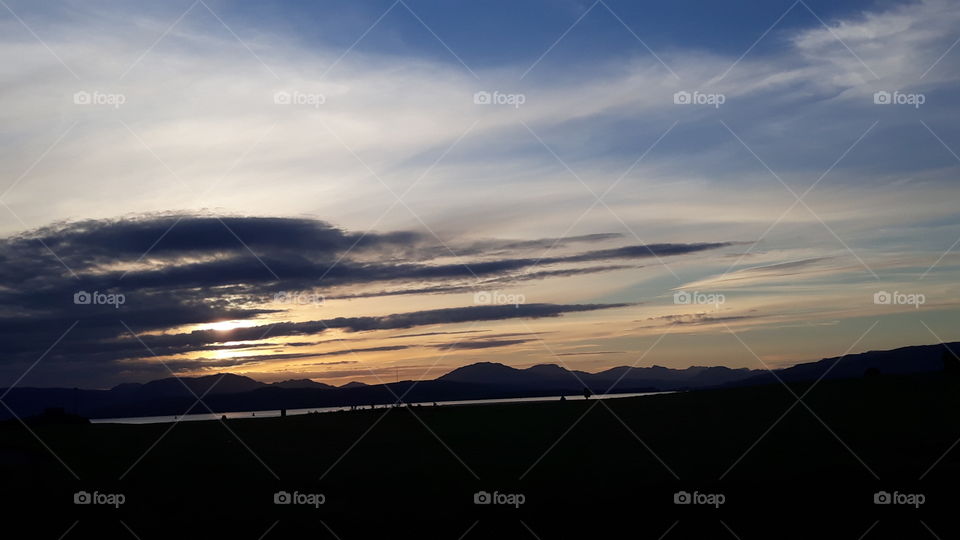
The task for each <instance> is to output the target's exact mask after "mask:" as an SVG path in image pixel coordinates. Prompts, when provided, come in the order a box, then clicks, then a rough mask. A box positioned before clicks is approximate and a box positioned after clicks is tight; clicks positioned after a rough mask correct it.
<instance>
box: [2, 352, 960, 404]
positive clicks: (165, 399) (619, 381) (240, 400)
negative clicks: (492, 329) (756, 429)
mask: <svg viewBox="0 0 960 540" xmlns="http://www.w3.org/2000/svg"><path fill="white" fill-rule="evenodd" d="M944 347H945V346H944V345H942V344H940V345H920V346H911V347H902V348H899V349H893V350H889V351H869V352H865V353H859V354H852V355H847V356H846V357H843V358H842V359H838V358H836V357H834V358H825V359H822V360H819V361H817V362H809V363H804V364H797V365H795V366H793V367H789V368H783V369H778V370H774V372H770V371H767V370H765V369H747V368H740V369H732V368H727V367H722V366H712V367H708V366H692V367H688V368H686V369H672V368H667V367H663V366H651V367H628V366H620V367H615V368H610V369H607V370H604V371H600V372H597V373H589V372H586V371H578V370H568V369H566V368H564V367H562V366H558V365H556V364H539V365H535V366H531V367H528V368H523V369H520V368H514V367H510V366H506V365H504V364H499V363H493V362H479V363H476V364H470V365H468V366H463V367H460V368H457V369H454V370H453V371H451V372H449V373H447V374H445V375H442V376H440V377H438V378H437V379H433V380H426V381H400V382H397V383H389V384H378V385H367V384H364V383H360V382H356V381H354V382H350V383H347V384H344V385H343V386H340V387H335V386H331V385H329V384H324V383H320V382H316V381H313V380H310V379H291V380H286V381H280V382H275V383H264V382H261V381H257V380H254V379H251V378H249V377H246V376H243V375H236V374H233V373H221V374H214V375H204V376H201V377H179V378H177V377H168V378H165V379H158V380H155V381H150V382H147V383H143V384H141V383H125V384H120V385H117V386H115V387H113V388H111V389H110V390H81V389H68V388H17V387H15V388H13V389H11V390H9V392H7V393H6V397H5V398H4V403H5V404H7V406H8V407H10V408H11V409H12V410H13V411H14V412H15V413H16V414H17V416H20V417H25V416H32V415H36V414H39V413H41V412H43V411H44V410H45V409H48V408H62V409H63V410H64V411H67V412H69V413H73V414H78V415H81V416H85V417H88V418H117V417H129V416H161V415H180V414H185V413H187V412H188V411H189V412H193V413H206V412H209V410H208V409H207V408H206V407H207V406H209V407H210V409H212V410H214V411H216V412H218V413H219V412H230V411H246V410H251V411H253V410H276V409H280V408H311V407H333V406H346V405H364V406H366V405H370V404H386V403H393V402H395V401H396V399H397V396H405V398H404V400H405V401H407V402H431V401H455V400H465V399H491V398H504V397H525V396H537V395H556V394H570V393H580V392H582V391H583V389H584V387H585V386H586V387H588V388H590V390H591V391H593V392H594V393H607V392H611V393H618V392H619V393H622V392H642V391H670V390H674V391H676V390H679V391H683V390H696V389H704V388H717V387H727V386H747V385H761V384H772V383H776V382H778V379H780V380H783V381H785V382H802V381H812V380H816V379H819V378H821V377H824V378H830V379H842V378H854V377H862V376H864V374H865V373H866V372H867V370H871V371H872V372H879V373H885V374H907V373H924V372H933V371H940V370H942V369H944V359H943V356H944V351H945V348H944ZM946 347H950V348H951V349H952V350H954V351H960V343H949V344H946ZM957 366H958V367H957V369H960V361H957ZM197 397H202V398H203V402H202V404H198V403H197ZM10 417H11V415H10V414H9V411H7V410H3V411H0V419H2V418H10Z"/></svg>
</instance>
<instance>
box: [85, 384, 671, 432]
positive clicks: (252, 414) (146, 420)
mask: <svg viewBox="0 0 960 540" xmlns="http://www.w3.org/2000/svg"><path fill="white" fill-rule="evenodd" d="M669 393H670V392H640V393H632V394H599V395H595V396H592V397H591V398H590V399H613V398H624V397H637V396H653V395H657V394H669ZM566 399H567V400H569V401H583V400H584V399H585V398H584V397H583V396H567V397H566ZM559 400H560V396H541V397H525V398H504V399H467V400H462V401H438V402H436V403H437V405H492V404H495V403H528V402H537V401H559ZM392 406H393V405H377V406H376V408H377V409H384V408H387V407H392ZM405 406H413V407H416V406H423V407H429V406H433V402H432V401H430V402H422V403H416V402H414V403H407V404H405ZM360 408H361V409H369V408H370V407H369V406H363V407H360ZM349 410H350V407H349V406H346V407H311V408H307V409H287V416H292V415H298V414H309V413H328V412H337V411H349ZM221 416H225V417H227V418H228V419H230V418H277V417H279V416H280V411H279V410H272V411H243V412H225V413H217V414H210V413H203V414H186V415H180V416H172V415H171V416H137V417H131V418H93V419H91V420H90V422H92V423H94V424H160V423H165V422H184V421H196V420H216V419H218V418H220V417H221Z"/></svg>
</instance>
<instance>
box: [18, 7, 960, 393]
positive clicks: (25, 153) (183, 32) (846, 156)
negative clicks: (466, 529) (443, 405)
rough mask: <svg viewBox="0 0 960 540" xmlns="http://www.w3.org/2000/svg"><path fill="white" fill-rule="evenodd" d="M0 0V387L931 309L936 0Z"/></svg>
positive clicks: (622, 350) (345, 362) (952, 23)
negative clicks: (149, 0)
mask: <svg viewBox="0 0 960 540" xmlns="http://www.w3.org/2000/svg"><path fill="white" fill-rule="evenodd" d="M648 4H649V3H638V2H626V1H618V0H602V1H594V0H584V1H579V0H557V1H551V2H546V1H532V0H531V1H526V2H507V1H491V2H482V3H479V2H460V1H427V0H402V1H400V0H396V1H391V0H387V1H376V2H373V1H370V2H367V1H323V2H313V1H311V2H302V1H286V2H283V1H281V2H271V3H262V2H219V1H216V0H202V1H201V0H189V1H171V2H164V3H157V4H150V5H137V4H131V3H128V2H79V1H76V2H74V1H60V2H43V3H37V2H29V1H17V0H3V1H0V143H2V144H0V297H2V301H0V335H2V339H3V343H4V347H3V350H2V352H0V387H4V386H67V387H85V388H108V387H110V386H112V385H115V384H118V383H122V382H144V381H147V380H152V379H157V378H162V377H166V376H170V375H184V376H195V375H203V374H210V373H220V372H226V371H229V372H232V373H239V374H244V375H248V376H251V377H253V378H256V379H259V380H264V381H277V380H285V379H292V378H297V379H299V378H312V379H314V380H317V381H323V382H327V383H331V384H343V383H346V382H349V381H354V380H357V381H363V382H367V383H371V384H373V383H379V382H389V381H393V380H396V379H397V378H400V379H430V378H435V377H437V376H439V375H441V374H443V373H445V372H447V371H450V370H451V369H454V368H456V367H459V366H463V365H467V364H470V363H474V362H480V361H491V362H501V363H504V364H508V365H511V366H515V367H526V366H530V365H535V364H541V363H556V364H559V365H562V366H564V367H567V368H570V369H580V370H585V371H590V372H596V371H600V370H604V369H608V368H611V367H614V366H623V365H635V366H651V365H662V366H667V367H673V368H685V367H688V366H691V365H725V366H730V367H750V368H754V369H762V368H777V367H784V366H788V365H792V364H795V363H798V362H803V361H811V360H817V359H819V358H822V357H832V356H838V355H842V354H846V353H852V352H862V351H866V350H877V349H889V348H895V347H900V346H906V345H914V344H927V343H938V342H941V341H953V340H958V339H960V329H958V325H957V322H958V307H960V306H958V302H957V299H958V298H960V295H958V293H960V287H958V285H957V283H958V279H957V277H958V270H960V266H958V263H960V256H958V254H960V247H958V243H960V214H958V212H957V204H956V202H957V201H958V200H960V183H958V181H960V178H958V171H960V155H958V153H960V122H958V118H957V117H958V114H957V113H958V110H960V108H958V105H960V92H958V91H957V90H958V89H960V45H958V42H960V7H958V6H957V5H956V3H955V2H951V1H947V0H925V1H910V2H895V1H882V0H881V1H863V2H860V1H856V2H854V1H851V2H827V1H816V0H803V1H799V0H798V1H792V2H791V1H782V2H781V1H755V2H738V3H735V4H734V5H726V4H724V5H720V4H719V3H716V2H705V1H702V0H698V1H695V0H689V1H678V2H662V3H657V4H658V5H653V6H651V5H648Z"/></svg>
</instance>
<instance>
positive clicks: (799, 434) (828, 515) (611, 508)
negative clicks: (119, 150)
mask: <svg viewBox="0 0 960 540" xmlns="http://www.w3.org/2000/svg"><path fill="white" fill-rule="evenodd" d="M809 387H810V385H809V384H794V385H791V389H792V390H793V392H795V393H796V395H798V396H803V395H804V393H805V392H807V390H808V389H809ZM958 412H960V381H958V380H956V379H955V378H947V377H945V376H943V375H940V374H936V375H923V376H896V377H894V376H878V377H873V378H870V379H859V380H849V381H824V382H822V383H820V384H819V385H816V386H815V387H814V388H813V389H812V390H810V391H809V393H808V394H806V396H805V397H803V402H802V403H797V400H796V398H795V397H794V396H793V395H791V393H790V392H789V391H788V390H787V389H786V388H785V387H784V386H782V385H779V384H777V385H770V386H761V387H752V388H739V389H731V390H715V391H698V392H690V393H682V394H671V395H661V396H653V397H642V398H623V399H614V400H608V401H605V402H598V401H595V400H594V401H589V402H582V401H580V402H573V401H570V402H565V403H561V402H551V403H537V404H510V405H488V406H472V407H467V406H464V407H438V408H433V407H420V408H413V409H409V410H408V409H406V408H396V409H378V410H372V411H370V410H367V411H357V412H343V413H328V414H322V415H308V416H296V417H288V418H276V419H261V420H258V419H249V420H230V421H227V422H226V423H225V424H224V423H221V422H217V421H211V422H184V423H180V424H154V425H35V426H31V429H32V430H33V431H34V432H35V434H36V437H35V436H34V435H33V434H32V433H30V432H29V431H27V430H26V429H25V428H24V427H22V426H21V425H20V424H12V425H6V426H4V427H3V428H0V463H2V469H0V473H2V478H3V498H4V500H3V501H2V503H3V506H2V508H3V516H4V517H3V526H4V527H5V529H6V532H7V533H8V534H4V532H2V531H0V537H2V538H53V539H56V538H61V536H62V535H63V536H62V537H63V538H65V539H70V538H140V539H142V540H147V539H152V538H230V539H248V538H249V539H254V540H256V539H258V538H264V539H272V538H339V539H342V540H350V539H353V538H374V537H376V538H397V537H402V538H407V537H411V538H451V539H458V538H464V539H465V540H469V539H471V538H528V539H535V538H539V539H541V540H549V539H552V538H615V539H619V538H651V539H658V538H664V539H672V538H731V539H734V538H740V539H742V540H747V539H750V538H848V539H851V540H857V539H859V538H864V539H870V538H931V539H933V538H943V539H946V538H956V537H958V530H960V527H958V523H957V519H956V512H955V508H956V507H957V502H958V500H960V495H958V492H960V486H958V482H957V481H958V479H960V448H957V449H954V448H953V445H954V444H955V442H956V441H957V440H958V439H960V414H958ZM41 441H42V442H41ZM45 445H46V446H48V447H49V448H45ZM951 450H953V451H951ZM60 460H62V463H61V462H60ZM71 471H72V472H71ZM74 474H75V475H76V477H74ZM78 491H85V492H87V493H90V494H91V496H93V495H92V494H93V493H94V492H96V493H97V494H98V496H100V497H101V499H102V498H103V497H104V496H105V495H106V494H122V495H123V497H124V501H123V504H121V505H120V506H119V508H115V507H113V506H109V505H103V504H74V497H75V495H74V494H75V493H76V492H78ZM280 491H284V492H287V493H289V494H291V496H292V495H293V494H294V493H295V492H296V493H297V494H298V495H300V496H301V497H302V496H303V495H304V494H323V496H324V498H325V501H324V504H322V505H320V506H319V507H314V506H311V505H307V504H275V503H274V498H275V493H277V492H280ZM480 491H485V492H488V493H490V494H491V495H492V494H493V493H494V492H497V494H498V496H499V497H500V499H501V500H505V499H503V497H504V495H505V494H522V495H523V504H521V505H519V507H515V506H513V505H503V504H496V503H494V504H475V503H474V499H475V493H477V492H480ZM679 491H685V492H688V493H690V494H691V495H692V494H693V493H694V492H697V493H698V494H699V495H700V496H701V498H702V497H703V496H705V495H707V494H720V495H722V496H723V499H724V500H723V504H722V505H720V506H719V507H715V506H708V505H702V504H689V505H685V504H675V503H674V498H675V493H676V492H679ZM879 491H885V492H888V493H890V494H891V497H899V501H898V502H903V501H906V500H907V499H905V498H904V497H908V496H910V495H912V494H920V495H922V496H923V501H922V504H920V505H919V507H916V505H914V506H910V505H906V504H896V503H895V504H889V505H878V504H875V503H874V498H875V493H876V492H879ZM894 494H896V496H895V495H894ZM510 500H511V501H513V502H516V501H517V499H516V498H514V499H510ZM712 500H713V501H714V502H716V501H717V499H716V498H713V499H712ZM910 500H912V501H914V502H916V501H917V498H916V497H914V498H912V499H910ZM17 531H21V532H17ZM67 531H69V532H67ZM65 533H66V534H65Z"/></svg>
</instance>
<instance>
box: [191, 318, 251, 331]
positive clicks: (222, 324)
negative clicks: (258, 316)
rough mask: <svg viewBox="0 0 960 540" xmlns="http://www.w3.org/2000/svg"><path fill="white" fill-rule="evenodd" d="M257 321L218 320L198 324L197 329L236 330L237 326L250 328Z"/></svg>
mask: <svg viewBox="0 0 960 540" xmlns="http://www.w3.org/2000/svg"><path fill="white" fill-rule="evenodd" d="M256 325H257V323H256V322H255V321H243V320H233V321H217V322H213V323H206V324H201V325H198V326H197V330H217V331H220V332H226V331H229V330H234V329H236V328H249V327H251V326H256Z"/></svg>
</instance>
